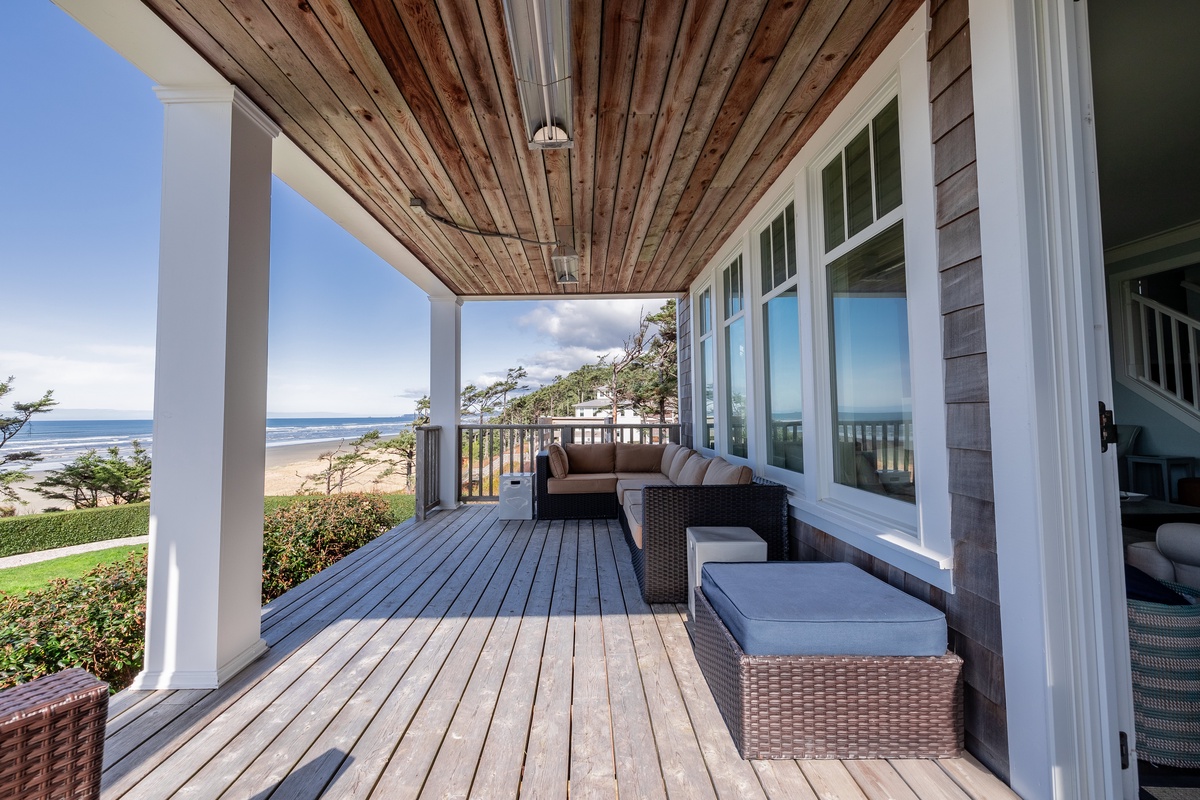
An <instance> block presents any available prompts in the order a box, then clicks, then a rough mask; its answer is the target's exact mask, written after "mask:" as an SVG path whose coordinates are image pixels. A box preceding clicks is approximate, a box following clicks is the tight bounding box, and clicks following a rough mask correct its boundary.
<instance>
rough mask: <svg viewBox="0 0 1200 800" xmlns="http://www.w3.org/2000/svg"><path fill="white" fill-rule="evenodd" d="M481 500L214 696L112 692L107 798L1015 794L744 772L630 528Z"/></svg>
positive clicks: (977, 769) (387, 555)
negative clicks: (647, 598)
mask: <svg viewBox="0 0 1200 800" xmlns="http://www.w3.org/2000/svg"><path fill="white" fill-rule="evenodd" d="M493 508H494V507H492V506H468V507H466V508H463V509H460V510H458V511H455V512H451V513H442V514H438V515H436V516H435V517H433V518H431V519H430V520H428V521H426V522H425V523H422V524H409V525H406V526H404V527H403V528H401V529H397V530H394V531H391V532H389V534H386V535H385V536H384V537H381V538H380V539H379V540H377V541H376V542H375V543H373V544H372V545H370V546H368V547H367V548H364V549H363V550H360V551H359V552H358V553H356V554H355V555H353V556H352V557H350V558H348V559H345V560H343V562H342V563H341V564H339V565H337V566H336V567H335V568H334V569H333V570H330V571H327V572H326V573H325V574H323V575H322V576H321V577H320V579H319V580H316V581H314V582H310V584H306V585H304V586H302V587H297V590H294V593H289V594H288V595H284V597H283V598H280V600H279V601H277V602H276V603H275V604H272V606H271V608H269V609H266V610H264V619H267V618H269V620H270V626H269V630H270V636H269V637H268V640H269V641H271V642H272V648H271V651H270V652H269V653H268V655H267V656H265V657H264V658H263V659H261V660H260V661H258V662H256V663H255V664H254V665H252V666H251V667H250V668H248V669H247V670H245V671H244V672H243V673H242V674H241V675H239V676H237V677H236V678H235V679H234V680H232V681H231V682H230V683H229V684H228V685H226V686H224V687H222V688H221V689H219V690H214V691H211V692H210V691H192V692H141V693H137V694H136V695H134V694H133V693H128V694H125V695H119V696H118V697H117V698H116V700H115V702H114V708H115V711H114V713H113V714H112V716H111V724H110V727H109V731H108V738H107V740H106V745H107V747H106V769H105V775H104V789H103V794H102V796H103V797H104V798H105V800H115V799H116V798H134V797H154V798H160V797H162V798H165V797H206V798H207V797H228V798H235V797H242V798H244V797H254V798H256V800H266V798H269V797H275V798H285V797H286V798H289V799H290V798H317V797H322V796H324V797H339V798H341V797H347V798H355V797H359V798H367V797H373V798H382V797H387V798H405V797H408V798H416V797H427V798H435V797H436V798H448V797H454V798H461V797H468V796H471V797H480V798H489V800H491V798H516V797H565V796H567V794H568V792H569V793H570V795H571V796H572V797H585V796H586V797H605V798H613V797H617V796H624V797H639V798H664V800H665V798H679V797H688V798H691V797H711V798H721V800H725V799H726V798H762V799H763V800H766V798H783V797H787V798H811V799H815V798H818V797H819V798H862V797H866V798H880V797H895V798H910V800H911V798H921V800H933V798H947V800H949V799H950V798H953V799H954V800H963V798H974V799H975V800H980V798H985V797H987V798H990V797H1014V796H1015V795H1013V794H1012V793H1011V791H1010V790H1009V789H1008V788H1007V787H1006V786H1004V785H1003V784H1002V783H1001V782H1000V781H999V780H997V779H996V778H995V777H994V776H992V775H991V774H990V773H988V772H987V771H986V769H984V768H983V767H981V766H980V765H979V764H978V762H975V761H974V760H973V759H970V758H964V759H946V760H942V761H890V762H889V761H864V762H847V763H845V764H843V763H841V762H837V761H827V762H808V761H805V762H796V761H771V762H767V761H752V762H746V761H742V760H741V759H740V758H738V756H737V752H736V750H735V749H734V747H733V743H732V741H731V740H730V738H729V735H728V733H727V732H726V730H725V726H724V723H723V722H722V720H721V717H720V714H719V713H718V711H717V709H716V706H715V704H714V703H713V701H712V697H711V695H710V694H709V693H708V689H707V686H706V684H705V682H704V678H703V676H702V675H701V673H700V670H699V667H698V665H697V664H696V662H695V658H694V656H693V654H692V650H691V644H690V641H689V639H688V635H687V630H686V627H685V611H686V609H685V608H684V607H681V606H655V607H653V608H651V607H648V606H646V604H645V603H644V602H643V601H642V599H641V595H640V593H639V592H638V588H637V581H636V579H635V578H634V576H633V570H632V567H631V565H630V562H629V556H628V551H627V549H626V547H625V543H624V541H623V540H622V534H621V532H620V529H619V528H618V527H617V525H616V524H615V523H610V522H607V521H595V522H590V521H584V522H566V523H563V522H553V523H547V522H537V523H530V522H515V521H501V520H498V519H496V515H495V513H494V510H493Z"/></svg>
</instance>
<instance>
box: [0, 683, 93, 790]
mask: <svg viewBox="0 0 1200 800" xmlns="http://www.w3.org/2000/svg"><path fill="white" fill-rule="evenodd" d="M107 712H108V684H106V683H102V682H100V681H99V680H97V679H96V678H94V677H92V676H91V675H90V674H88V673H87V672H84V671H83V670H81V669H68V670H65V671H63V672H56V673H54V674H53V675H47V676H45V677H42V678H38V679H37V680H35V681H30V682H29V683H24V684H21V685H20V686H14V687H13V688H11V689H7V690H5V691H3V692H0V800H8V798H13V800H51V798H68V797H69V798H79V799H80V800H82V799H83V798H94V797H99V796H100V766H101V761H102V759H103V757H104V723H105V716H106V714H107Z"/></svg>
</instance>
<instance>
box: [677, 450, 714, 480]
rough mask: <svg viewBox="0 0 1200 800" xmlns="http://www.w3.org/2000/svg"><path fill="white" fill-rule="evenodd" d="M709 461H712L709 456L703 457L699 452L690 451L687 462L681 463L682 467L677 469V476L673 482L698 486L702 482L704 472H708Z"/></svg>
mask: <svg viewBox="0 0 1200 800" xmlns="http://www.w3.org/2000/svg"><path fill="white" fill-rule="evenodd" d="M710 463H712V459H711V458H705V457H704V456H702V455H700V454H699V453H692V455H691V457H690V458H688V460H687V463H685V464H684V465H683V469H681V470H679V477H678V478H677V479H676V480H675V483H677V484H679V485H680V486H699V485H700V484H702V483H704V473H706V472H708V465H709V464H710Z"/></svg>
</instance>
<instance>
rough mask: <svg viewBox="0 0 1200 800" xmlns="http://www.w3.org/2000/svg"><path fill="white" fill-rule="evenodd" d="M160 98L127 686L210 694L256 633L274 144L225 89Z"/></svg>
mask: <svg viewBox="0 0 1200 800" xmlns="http://www.w3.org/2000/svg"><path fill="white" fill-rule="evenodd" d="M156 92H157V93H158V96H159V98H160V99H161V100H162V102H163V103H164V105H165V106H166V110H165V115H166V117H165V126H164V135H163V138H164V143H163V192H162V222H161V226H162V230H161V242H160V255H159V258H160V261H159V285H158V336H157V352H156V365H155V380H154V478H153V486H152V493H151V497H152V499H151V503H150V570H149V597H148V600H147V608H146V658H145V665H144V668H143V671H142V673H141V674H140V675H139V676H138V678H137V680H136V681H135V682H134V686H133V688H135V689H184V688H211V687H215V686H217V685H218V684H220V683H221V682H222V681H224V680H225V679H226V678H228V677H230V676H231V675H233V674H234V673H236V672H237V671H238V670H240V669H242V668H243V667H245V666H246V665H247V664H249V663H250V662H251V661H253V660H254V659H255V658H257V657H259V656H260V655H262V654H263V653H264V652H266V649H267V648H266V644H265V643H264V642H263V640H262V639H261V638H260V624H259V615H260V608H261V605H262V603H261V600H260V592H261V582H262V523H263V506H262V500H263V463H264V460H265V449H266V394H267V286H268V272H269V261H270V228H271V142H272V140H273V139H274V138H275V136H277V135H278V133H279V129H278V128H276V127H275V125H274V123H272V122H271V121H270V120H269V119H268V118H267V117H266V116H265V115H264V114H263V113H262V112H261V111H259V110H258V109H257V108H256V107H255V106H254V105H253V104H252V103H251V102H250V101H249V100H247V99H246V97H245V96H244V95H242V94H241V92H239V91H238V90H237V89H235V88H234V87H232V86H224V87H217V88H200V89H196V88H185V89H174V88H161V87H160V88H158V89H156Z"/></svg>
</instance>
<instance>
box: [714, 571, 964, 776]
mask: <svg viewBox="0 0 1200 800" xmlns="http://www.w3.org/2000/svg"><path fill="white" fill-rule="evenodd" d="M695 601H696V621H695V625H694V628H693V632H694V634H695V647H696V659H697V661H698V662H699V664H700V669H701V671H702V672H703V673H704V677H705V679H706V680H707V681H708V685H709V688H710V689H711V690H712V693H713V697H714V699H715V700H716V702H717V707H718V708H719V709H720V710H721V716H723V717H724V718H725V724H726V725H727V726H728V727H729V733H730V735H731V736H732V737H733V741H734V744H735V745H736V746H737V748H738V752H739V753H740V754H741V756H742V758H837V759H858V758H948V757H955V756H959V755H961V752H962V747H963V702H962V680H961V674H962V659H960V658H959V657H958V656H957V655H954V654H951V653H947V654H946V655H943V656H795V655H791V656H748V655H746V654H745V653H744V652H742V648H741V647H740V646H739V645H738V643H737V640H736V639H734V637H733V635H732V634H731V633H730V632H729V629H728V628H727V627H726V626H725V624H724V623H723V622H722V621H721V618H720V617H719V616H717V613H716V612H715V611H714V610H713V607H712V605H711V604H710V603H709V602H708V598H707V597H705V596H704V592H703V590H702V589H700V588H697V589H696V590H695Z"/></svg>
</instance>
